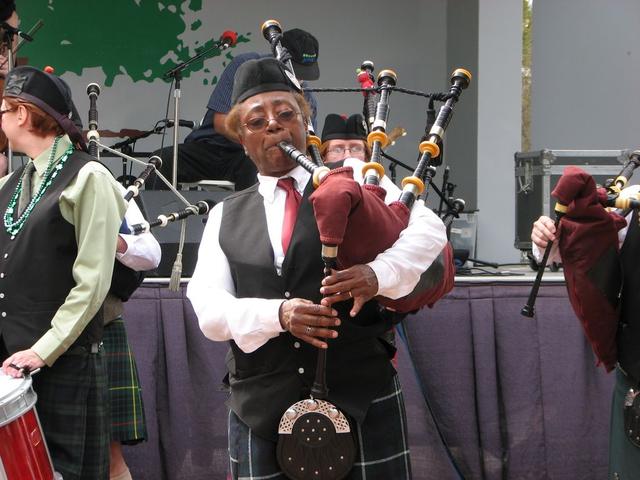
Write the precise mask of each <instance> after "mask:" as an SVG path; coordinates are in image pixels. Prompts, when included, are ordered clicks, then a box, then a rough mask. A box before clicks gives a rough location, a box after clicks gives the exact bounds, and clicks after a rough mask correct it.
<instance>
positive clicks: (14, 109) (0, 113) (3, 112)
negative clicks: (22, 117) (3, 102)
mask: <svg viewBox="0 0 640 480" xmlns="http://www.w3.org/2000/svg"><path fill="white" fill-rule="evenodd" d="M17 109H18V107H13V108H7V109H6V110H0V117H2V115H4V114H5V113H9V112H15V111H16V110H17Z"/></svg>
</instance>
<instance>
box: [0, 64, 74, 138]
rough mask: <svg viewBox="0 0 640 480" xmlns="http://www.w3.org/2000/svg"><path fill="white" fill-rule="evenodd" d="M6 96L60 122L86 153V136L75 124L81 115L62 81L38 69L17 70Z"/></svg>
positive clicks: (13, 74)
mask: <svg viewBox="0 0 640 480" xmlns="http://www.w3.org/2000/svg"><path fill="white" fill-rule="evenodd" d="M3 95H4V96H5V97H8V98H12V97H13V98H19V99H21V100H24V101H26V102H29V103H33V104H34V105H35V106H37V107H38V108H40V109H41V110H43V111H44V112H45V113H47V114H48V115H50V116H51V117H52V118H53V119H54V120H55V121H56V122H58V125H60V127H61V128H62V129H63V130H64V131H65V132H66V133H67V134H68V135H69V138H71V141H72V142H73V143H74V144H78V145H80V147H81V148H82V149H83V150H86V144H85V143H84V140H83V138H82V133H81V132H80V130H79V129H78V127H77V126H76V124H75V123H74V116H76V117H77V116H78V114H77V110H76V108H75V105H74V104H73V100H72V98H71V91H70V89H69V86H68V85H67V84H66V83H65V82H64V80H62V79H61V78H60V77H57V76H56V75H53V74H51V73H46V72H43V71H42V70H39V69H37V68H35V67H29V66H23V67H16V68H14V69H13V70H11V71H10V72H9V74H8V75H7V80H6V83H5V85H4V93H3ZM74 114H75V115H74ZM76 120H77V119H76Z"/></svg>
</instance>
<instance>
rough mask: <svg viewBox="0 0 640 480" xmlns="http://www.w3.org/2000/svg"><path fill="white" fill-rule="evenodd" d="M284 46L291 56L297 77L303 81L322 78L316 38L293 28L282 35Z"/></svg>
mask: <svg viewBox="0 0 640 480" xmlns="http://www.w3.org/2000/svg"><path fill="white" fill-rule="evenodd" d="M282 46H283V47H285V48H286V49H287V50H288V51H289V53H290V54H291V62H292V64H293V70H294V72H295V74H296V77H298V78H299V79H301V80H317V79H318V78H320V67H319V66H318V40H317V39H316V37H314V36H313V35H311V34H310V33H309V32H306V31H304V30H301V29H299V28H293V29H291V30H287V31H286V32H283V33H282Z"/></svg>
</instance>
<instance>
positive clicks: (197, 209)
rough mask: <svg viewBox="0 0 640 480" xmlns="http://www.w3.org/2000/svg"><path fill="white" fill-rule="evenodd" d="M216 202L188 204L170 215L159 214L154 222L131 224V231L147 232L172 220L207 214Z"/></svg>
mask: <svg viewBox="0 0 640 480" xmlns="http://www.w3.org/2000/svg"><path fill="white" fill-rule="evenodd" d="M215 204H216V202H214V201H213V200H200V201H198V202H196V203H195V204H193V205H188V206H187V207H185V208H184V210H179V211H177V212H174V213H169V214H168V215H158V218H157V219H156V220H154V221H152V222H143V223H136V224H135V225H131V227H130V231H131V233H132V234H133V235H140V234H142V233H147V232H149V230H151V229H152V228H155V227H166V226H167V225H168V224H169V223H170V222H175V221H177V220H182V219H184V218H187V217H190V216H191V215H206V214H207V213H209V210H211V208H212V207H213V206H214V205H215Z"/></svg>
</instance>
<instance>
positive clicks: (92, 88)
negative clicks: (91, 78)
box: [87, 83, 100, 98]
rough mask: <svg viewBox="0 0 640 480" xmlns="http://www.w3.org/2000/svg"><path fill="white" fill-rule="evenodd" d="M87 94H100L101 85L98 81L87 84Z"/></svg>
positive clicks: (90, 95)
mask: <svg viewBox="0 0 640 480" xmlns="http://www.w3.org/2000/svg"><path fill="white" fill-rule="evenodd" d="M87 95H89V98H91V97H92V96H95V97H97V96H98V95H100V85H98V84H97V83H90V84H89V85H87Z"/></svg>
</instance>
